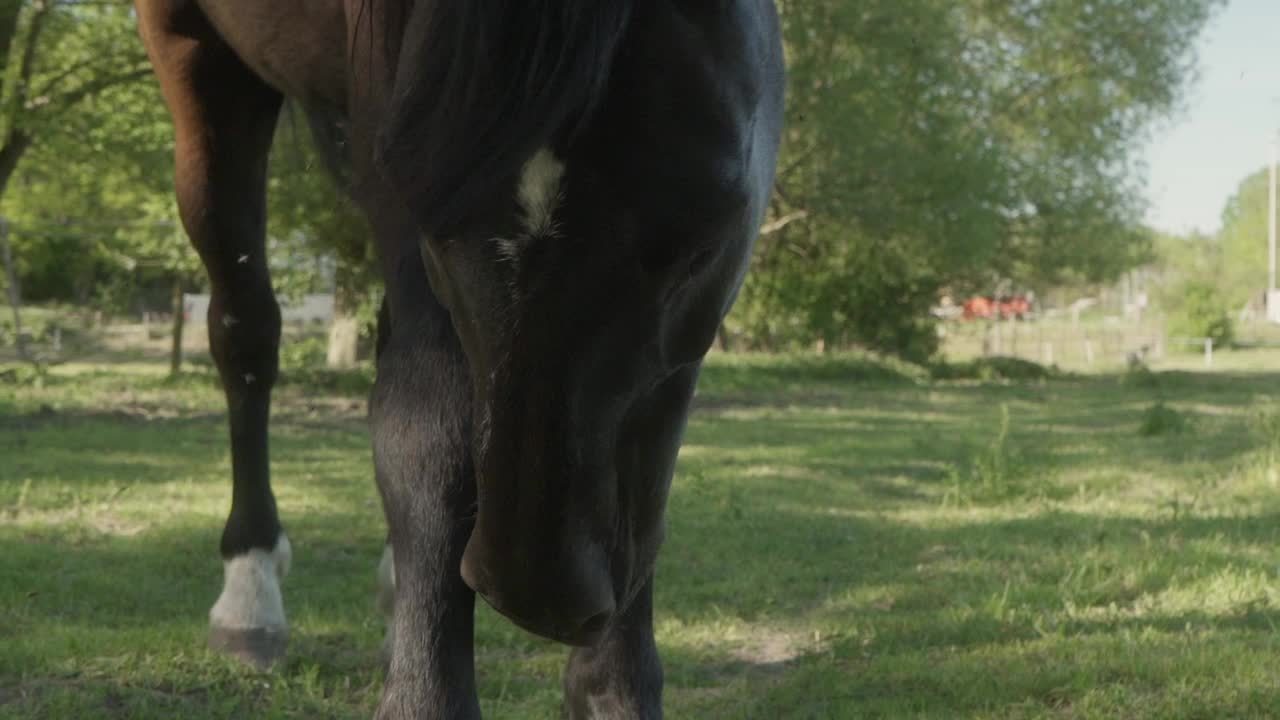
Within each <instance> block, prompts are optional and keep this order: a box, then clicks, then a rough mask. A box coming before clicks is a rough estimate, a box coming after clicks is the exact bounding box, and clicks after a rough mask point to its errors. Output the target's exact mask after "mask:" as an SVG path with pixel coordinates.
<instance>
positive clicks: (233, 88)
mask: <svg viewBox="0 0 1280 720" xmlns="http://www.w3.org/2000/svg"><path fill="white" fill-rule="evenodd" d="M139 21H140V27H141V32H142V37H143V40H144V42H145V44H146V46H147V51H148V53H149V54H150V56H151V59H152V64H153V65H154V67H155V69H156V75H157V77H158V78H159V80H160V87H161V90H162V91H163V93H164V96H165V100H166V103H167V105H168V106H169V110H170V114H171V115H172V117H173V122H174V130H175V137H176V144H175V181H176V182H175V184H176V188H177V195H178V208H179V211H180V213H181V216H182V222H183V226H184V227H185V229H186V231H187V235H188V236H189V237H190V239H191V243H192V245H194V246H195V248H196V250H197V251H198V252H199V253H200V259H201V260H202V261H203V263H204V266H205V270H206V271H207V273H208V276H209V284H210V288H211V300H210V304H209V316H208V322H209V348H210V352H211V354H212V355H213V359H214V362H215V364H216V365H217V367H218V374H219V376H220V377H221V380H222V387H223V390H224V392H225V394H226V398H227V415H228V422H229V425H230V435H231V475H232V493H231V513H230V516H229V517H228V518H227V523H226V526H225V528H224V530H223V534H222V542H221V552H222V558H223V563H224V583H225V584H224V587H223V590H222V594H221V596H220V597H219V598H218V600H217V603H216V604H215V605H214V606H213V609H212V610H211V611H210V613H209V620H210V643H211V645H213V646H214V647H215V648H218V649H222V650H226V651H228V652H231V653H232V654H234V655H236V656H238V657H240V658H241V659H243V660H246V661H248V662H251V663H253V664H255V665H258V666H266V665H269V664H271V663H272V662H273V661H274V660H276V659H278V658H279V657H280V655H281V654H283V652H284V643H285V638H286V636H287V625H286V623H285V617H284V605H283V601H282V599H281V595H280V585H279V581H280V578H281V577H282V576H283V575H284V574H285V573H286V572H287V571H288V567H289V561H290V549H289V541H288V539H287V538H286V537H285V536H284V533H283V532H282V530H281V528H280V521H279V518H278V517H277V515H276V502H275V497H274V496H273V495H272V492H271V482H270V476H269V474H268V465H267V419H268V415H269V412H270V404H271V387H272V385H273V384H274V382H275V379H276V372H277V367H278V362H277V347H278V345H279V340H280V308H279V306H278V305H277V304H276V301H275V296H274V294H273V292H272V289H271V280H270V278H269V276H268V272H267V258H266V167H267V165H266V164H267V153H268V151H269V149H270V146H271V139H272V135H273V133H274V129H275V123H276V117H277V115H278V113H279V109H280V103H281V97H280V95H279V94H278V93H277V92H276V91H274V90H272V89H271V88H269V87H267V86H266V85H264V84H263V83H262V82H261V81H260V80H259V79H258V78H257V77H255V76H254V75H253V74H252V73H251V72H250V71H249V70H248V68H246V67H245V66H244V65H243V64H242V63H241V62H240V60H239V59H238V58H237V57H236V56H235V54H234V53H233V52H232V51H231V50H230V48H228V47H226V45H225V44H223V43H222V41H221V40H220V39H219V38H218V37H217V34H216V33H215V32H214V31H213V29H212V27H211V26H210V25H209V24H208V22H207V21H206V20H205V19H204V18H203V16H202V15H201V14H200V11H199V10H198V8H197V7H196V6H195V5H192V4H188V3H147V4H140V5H139ZM177 28H180V30H179V29H177Z"/></svg>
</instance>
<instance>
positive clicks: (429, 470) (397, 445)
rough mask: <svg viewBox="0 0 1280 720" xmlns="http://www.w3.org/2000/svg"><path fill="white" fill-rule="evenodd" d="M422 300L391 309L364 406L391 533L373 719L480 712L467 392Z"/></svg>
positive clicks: (457, 354) (434, 314)
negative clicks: (382, 676) (466, 571)
mask: <svg viewBox="0 0 1280 720" xmlns="http://www.w3.org/2000/svg"><path fill="white" fill-rule="evenodd" d="M419 267H420V265H419ZM423 283H424V287H425V278H424V279H423ZM388 292H393V290H391V289H389V291H388ZM421 302H422V303H425V304H427V305H430V307H420V306H417V305H415V306H414V307H413V308H412V309H411V308H408V307H404V306H401V308H400V309H401V312H402V313H403V314H402V315H401V316H400V317H397V315H396V313H395V310H394V308H393V311H392V318H391V323H390V324H391V327H392V329H391V332H390V337H389V338H388V339H387V340H386V342H385V344H384V345H383V348H382V350H381V352H380V353H379V357H378V378H377V383H376V385H375V387H374V391H373V395H372V397H371V400H370V419H371V431H372V435H373V445H374V459H375V463H376V465H377V477H378V484H379V490H380V492H381V493H382V500H383V508H384V510H385V512H386V516H387V525H388V529H389V534H390V543H389V546H388V553H387V555H385V556H384V559H389V560H391V561H392V562H393V563H394V566H393V571H392V572H390V573H387V575H391V576H392V578H393V582H392V583H385V584H384V585H383V588H384V590H385V589H386V587H387V585H388V584H390V585H392V589H393V592H394V612H393V613H392V614H391V617H390V624H389V628H388V640H387V647H388V648H389V650H390V653H391V655H390V662H389V666H388V671H387V680H386V685H385V687H384V689H383V693H382V702H381V704H380V705H379V708H378V717H379V718H383V719H386V718H449V719H450V720H452V719H454V718H459V719H463V720H465V719H466V718H478V717H479V715H480V710H479V705H478V702H477V699H476V689H475V673H474V654H473V650H472V642H473V637H472V634H473V614H474V609H475V596H474V593H472V591H471V589H470V588H468V587H467V586H466V585H465V584H464V583H463V582H462V577H461V573H460V570H459V568H460V565H461V558H462V550H463V548H464V547H465V545H466V541H467V538H468V537H469V535H470V532H471V527H472V522H473V520H472V518H471V514H472V506H473V503H474V501H475V486H474V480H473V479H472V468H471V454H470V445H469V443H470V432H471V430H470V396H471V385H470V380H469V378H468V375H467V372H466V368H465V363H464V361H463V358H462V355H461V350H460V348H459V347H458V344H457V339H456V338H455V337H454V335H453V330H452V327H451V326H450V325H449V323H448V318H447V314H446V313H445V312H444V310H443V308H440V307H439V306H438V305H435V304H434V300H431V299H429V298H421ZM401 317H405V318H406V319H405V320H402V319H401ZM391 548H394V551H393V552H392V551H391ZM384 607H385V606H384Z"/></svg>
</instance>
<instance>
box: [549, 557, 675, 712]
mask: <svg viewBox="0 0 1280 720" xmlns="http://www.w3.org/2000/svg"><path fill="white" fill-rule="evenodd" d="M563 715H564V717H565V718H568V720H657V719H658V718H661V717H662V664H661V662H660V661H659V660H658V648H657V645H656V644H655V643H654V639H653V579H652V578H650V579H649V582H648V583H646V584H645V586H644V589H643V590H641V592H640V594H639V595H637V596H636V598H635V600H633V601H632V602H631V605H630V607H628V608H627V609H626V611H625V612H624V613H623V614H622V616H621V617H619V618H618V619H617V620H616V622H615V623H614V626H613V628H612V629H611V630H610V631H609V632H608V634H606V635H605V637H604V639H603V640H601V641H600V644H598V645H596V646H595V647H590V648H574V650H573V651H572V652H571V653H570V655H569V665H568V667H567V668H566V669H565V675H564V706H563Z"/></svg>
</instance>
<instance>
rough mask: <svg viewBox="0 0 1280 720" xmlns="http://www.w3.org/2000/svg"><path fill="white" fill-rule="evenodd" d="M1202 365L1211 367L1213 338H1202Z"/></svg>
mask: <svg viewBox="0 0 1280 720" xmlns="http://www.w3.org/2000/svg"><path fill="white" fill-rule="evenodd" d="M1204 366H1205V367H1213V338H1205V339H1204Z"/></svg>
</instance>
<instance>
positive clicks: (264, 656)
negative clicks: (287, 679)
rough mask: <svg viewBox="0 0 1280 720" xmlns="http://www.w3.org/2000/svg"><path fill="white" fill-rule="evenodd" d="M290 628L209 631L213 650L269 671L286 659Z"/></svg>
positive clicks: (215, 628)
mask: <svg viewBox="0 0 1280 720" xmlns="http://www.w3.org/2000/svg"><path fill="white" fill-rule="evenodd" d="M288 644H289V629H288V628H226V627H218V626H216V625H214V626H211V627H210V628H209V648H210V649H212V650H214V651H216V652H220V653H225V654H227V655H230V656H231V657H234V658H235V659H237V660H239V661H240V662H242V663H244V664H246V665H248V666H250V667H252V668H253V669H255V670H259V671H262V672H265V671H267V670H270V669H271V668H272V666H274V665H275V664H276V663H277V662H279V661H280V660H282V659H283V658H284V653H285V648H286V647H287V646H288Z"/></svg>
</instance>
